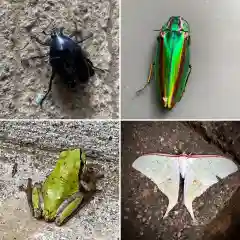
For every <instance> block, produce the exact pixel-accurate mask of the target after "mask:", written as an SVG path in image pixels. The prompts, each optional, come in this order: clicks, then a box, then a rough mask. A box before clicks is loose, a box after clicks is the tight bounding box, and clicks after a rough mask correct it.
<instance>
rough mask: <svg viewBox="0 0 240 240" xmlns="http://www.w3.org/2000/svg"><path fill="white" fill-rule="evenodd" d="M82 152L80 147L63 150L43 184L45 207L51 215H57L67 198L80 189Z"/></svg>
mask: <svg viewBox="0 0 240 240" xmlns="http://www.w3.org/2000/svg"><path fill="white" fill-rule="evenodd" d="M80 154H81V150H79V149H76V150H68V151H64V152H62V153H61V154H60V157H59V159H58V161H57V164H56V167H55V168H54V170H53V171H52V172H51V174H50V175H49V176H48V177H47V179H46V181H45V182H44V184H43V196H44V209H45V211H46V212H48V213H51V215H55V212H56V210H57V209H58V207H59V206H60V205H61V203H62V202H63V201H64V200H65V199H66V198H68V197H69V196H71V195H72V194H73V193H75V192H77V191H78V190H79V170H80V167H81V164H82V163H81V161H80Z"/></svg>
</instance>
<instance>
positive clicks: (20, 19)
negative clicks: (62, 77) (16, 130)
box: [0, 0, 119, 119]
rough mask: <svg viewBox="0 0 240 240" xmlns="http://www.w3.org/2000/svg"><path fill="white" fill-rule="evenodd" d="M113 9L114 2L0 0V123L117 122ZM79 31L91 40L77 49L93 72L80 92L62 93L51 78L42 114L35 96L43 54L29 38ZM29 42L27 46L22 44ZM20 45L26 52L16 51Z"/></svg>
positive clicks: (42, 76) (44, 81) (40, 88)
mask: <svg viewBox="0 0 240 240" xmlns="http://www.w3.org/2000/svg"><path fill="white" fill-rule="evenodd" d="M118 18H119V5H118V1H117V0H100V1H96V0H88V1H85V0H74V1H70V0H67V1H65V0H60V1H55V0H26V1H24V0H22V1H15V0H8V1H7V0H1V1H0V19H1V21H0V56H1V59H0V89H1V90H0V109H1V113H0V117H1V118H103V119H106V118H117V117H118V112H119V103H118V101H119V72H118V61H119V59H118V55H119V54H118V52H119V42H118V38H119V32H118V28H119V20H118ZM76 26H77V29H78V30H79V29H81V30H82V35H83V36H87V35H88V34H90V33H93V38H91V39H89V40H87V41H86V42H84V43H83V44H82V47H83V49H84V50H85V51H86V52H87V54H88V55H89V57H90V59H91V60H92V62H93V64H94V65H95V66H96V67H99V68H102V69H105V70H106V72H105V73H102V72H97V73H96V75H95V76H93V77H92V78H91V79H90V82H89V83H88V84H87V86H86V87H85V88H82V87H81V86H78V87H77V88H76V89H75V90H69V89H66V87H65V86H62V84H60V83H59V81H58V80H59V79H55V84H54V86H53V91H52V94H51V95H50V96H49V98H47V100H46V102H45V103H44V105H43V109H40V107H39V106H38V105H37V102H36V101H37V98H38V96H39V94H43V93H44V92H45V91H46V90H47V88H48V82H49V79H50V76H51V67H50V66H49V63H48V57H45V58H42V59H39V58H34V57H35V56H41V55H44V54H46V53H47V52H48V47H43V46H40V45H39V44H38V43H36V41H34V40H31V39H30V33H33V34H34V35H35V36H38V37H39V38H40V39H42V40H45V39H46V36H44V34H43V33H42V31H46V32H47V33H49V32H50V31H51V30H52V28H53V27H64V28H65V33H66V34H70V33H72V32H73V31H74V30H76ZM27 43H29V44H28V45H27V46H26V44H27ZM24 46H26V48H24V49H22V48H23V47H24Z"/></svg>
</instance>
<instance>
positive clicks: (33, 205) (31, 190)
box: [19, 178, 43, 219]
mask: <svg viewBox="0 0 240 240" xmlns="http://www.w3.org/2000/svg"><path fill="white" fill-rule="evenodd" d="M41 188H42V185H41V184H40V183H35V184H34V185H32V179H31V178H28V184H27V187H24V186H20V187H19V190H20V191H24V192H25V193H26V195H27V201H28V205H29V208H30V211H31V214H32V216H33V217H35V218H37V219H38V218H40V217H41V216H42V209H43V197H42V191H41Z"/></svg>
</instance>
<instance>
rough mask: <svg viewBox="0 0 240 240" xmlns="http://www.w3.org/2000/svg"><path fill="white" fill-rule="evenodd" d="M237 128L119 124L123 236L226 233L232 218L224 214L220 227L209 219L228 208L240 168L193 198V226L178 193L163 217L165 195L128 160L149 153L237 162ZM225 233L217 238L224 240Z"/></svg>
mask: <svg viewBox="0 0 240 240" xmlns="http://www.w3.org/2000/svg"><path fill="white" fill-rule="evenodd" d="M239 130H240V124H239V123H238V122H191V123H187V122H123V124H122V150H121V152H122V155H121V165H122V166H121V177H122V180H121V183H122V190H121V200H122V210H121V214H122V215H121V218H122V239H124V240H125V239H126V240H127V239H142V240H144V239H152V240H154V239H161V240H170V239H171V240H175V239H178V240H183V239H186V240H200V239H201V240H202V239H215V238H213V234H216V232H217V230H219V229H220V230H221V233H222V234H224V233H225V230H226V229H227V228H228V227H229V225H231V216H230V218H227V219H228V220H229V219H230V220H229V221H227V222H226V221H225V222H223V221H221V222H220V226H219V221H217V222H214V224H212V221H213V220H215V218H217V216H218V215H219V213H221V211H222V210H223V208H224V207H227V206H228V204H229V202H228V201H229V200H230V199H231V197H232V195H233V194H234V193H235V192H236V190H237V189H238V188H239V186H240V175H239V172H236V173H234V174H232V175H230V176H229V177H227V178H226V179H224V181H221V182H219V183H217V184H215V185H213V186H212V187H210V189H209V190H207V191H206V192H205V193H204V194H203V195H201V196H200V197H199V198H196V199H195V201H194V202H193V209H194V214H195V216H196V219H197V220H198V222H199V223H200V224H199V225H198V226H193V225H192V221H191V218H190V215H189V213H188V211H187V209H186V208H185V207H184V205H183V204H182V203H181V201H182V194H181V199H180V202H179V203H178V204H177V205H176V206H175V207H174V208H173V210H172V211H171V212H170V213H169V216H168V217H167V218H165V219H164V220H163V219H162V217H163V215H164V213H165V211H166V209H167V205H168V200H167V198H166V197H165V196H164V195H163V193H162V192H161V191H159V190H158V188H157V187H156V186H155V184H154V183H153V182H152V181H151V180H150V179H148V178H147V177H144V176H143V175H141V173H139V172H138V171H136V170H135V169H133V168H132V163H133V162H134V161H135V160H136V158H137V157H138V156H140V155H143V154H146V153H151V152H160V153H169V154H181V153H185V154H190V153H192V154H218V155H224V156H227V157H230V158H231V159H233V161H235V162H236V163H240V157H239V156H240V155H239V145H240V140H239V139H240V137H239ZM238 196H239V194H238ZM235 202H236V200H235ZM237 202H239V197H238V199H237ZM230 207H231V206H230ZM233 207H234V206H233ZM238 211H239V210H238ZM225 219H226V217H225ZM238 223H239V217H238ZM234 224H235V223H234ZM209 226H211V227H209ZM209 229H210V230H209ZM214 229H215V230H214ZM216 229H217V230H216ZM224 229H225V230H224ZM238 229H239V228H238ZM220 230H219V231H220ZM235 230H236V229H235ZM209 231H211V233H208V234H210V238H205V233H206V232H209ZM237 231H238V230H237ZM238 236H239V235H238ZM225 237H226V238H217V239H218V240H219V239H221V240H223V239H228V238H227V236H225Z"/></svg>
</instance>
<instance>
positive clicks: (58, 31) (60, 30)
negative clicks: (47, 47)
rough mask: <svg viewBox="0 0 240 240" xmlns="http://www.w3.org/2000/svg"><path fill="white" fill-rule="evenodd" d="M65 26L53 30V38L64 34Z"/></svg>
mask: <svg viewBox="0 0 240 240" xmlns="http://www.w3.org/2000/svg"><path fill="white" fill-rule="evenodd" d="M63 30H64V28H63V27H60V28H54V29H53V30H52V32H51V38H55V37H56V36H62V35H63Z"/></svg>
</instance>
